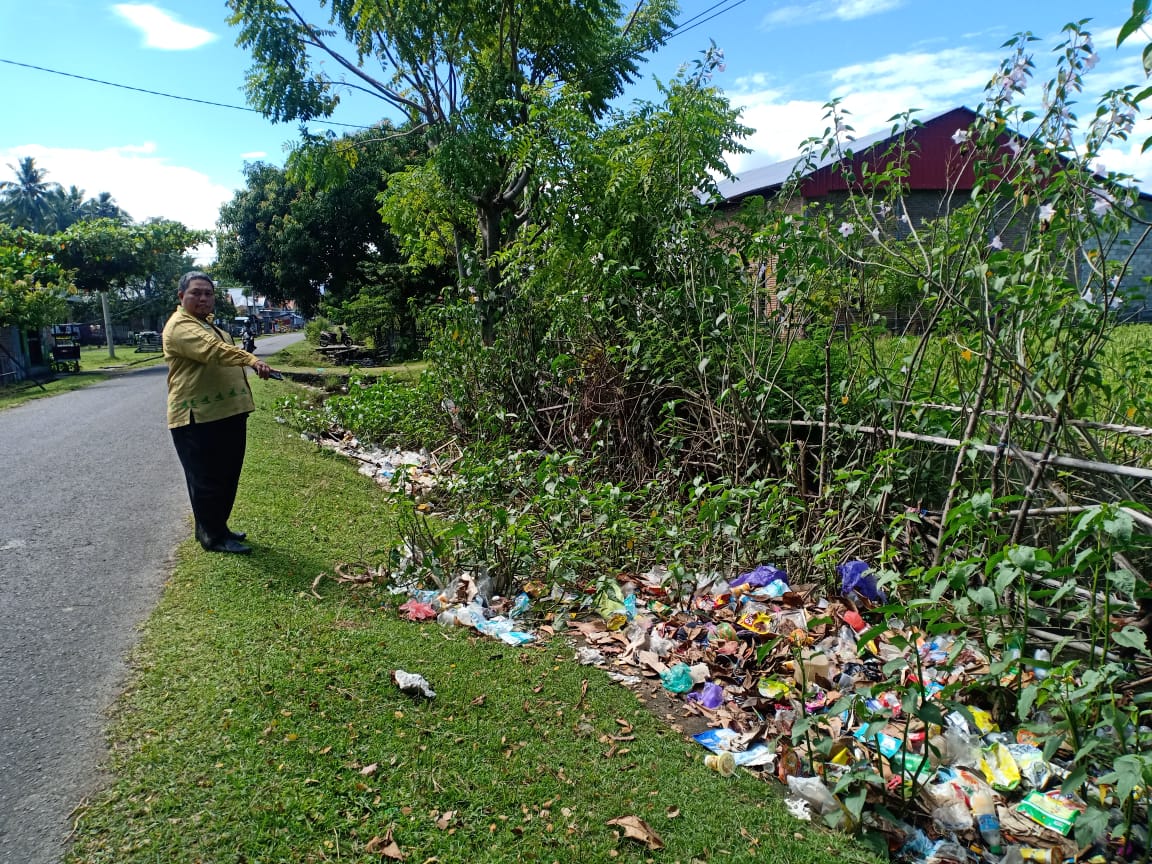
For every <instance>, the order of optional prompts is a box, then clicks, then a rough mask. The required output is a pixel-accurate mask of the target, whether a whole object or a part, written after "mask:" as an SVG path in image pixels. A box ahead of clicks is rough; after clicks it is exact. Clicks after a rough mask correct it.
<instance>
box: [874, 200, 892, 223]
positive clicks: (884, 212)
mask: <svg viewBox="0 0 1152 864" xmlns="http://www.w3.org/2000/svg"><path fill="white" fill-rule="evenodd" d="M876 215H877V216H879V217H880V218H881V219H887V218H888V217H889V216H891V215H892V208H891V207H890V206H889V205H888V203H887V202H885V201H882V202H881V203H880V206H879V207H877V208H876Z"/></svg>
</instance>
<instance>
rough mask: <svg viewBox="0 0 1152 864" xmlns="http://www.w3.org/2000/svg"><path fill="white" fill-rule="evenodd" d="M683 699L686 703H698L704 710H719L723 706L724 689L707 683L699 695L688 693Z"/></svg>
mask: <svg viewBox="0 0 1152 864" xmlns="http://www.w3.org/2000/svg"><path fill="white" fill-rule="evenodd" d="M684 699H685V701H687V702H699V703H700V704H701V705H703V706H704V707H705V708H719V707H720V706H721V705H723V704H724V688H723V687H721V686H720V685H719V684H714V683H713V682H711V681H709V682H708V683H707V684H705V685H704V689H703V690H701V691H700V692H699V693H689V694H688V695H687V696H685V697H684Z"/></svg>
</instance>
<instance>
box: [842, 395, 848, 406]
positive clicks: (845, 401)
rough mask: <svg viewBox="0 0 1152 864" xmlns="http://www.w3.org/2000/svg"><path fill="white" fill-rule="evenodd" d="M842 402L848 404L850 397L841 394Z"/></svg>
mask: <svg viewBox="0 0 1152 864" xmlns="http://www.w3.org/2000/svg"><path fill="white" fill-rule="evenodd" d="M840 404H841V405H847V404H848V397H847V396H841V397H840Z"/></svg>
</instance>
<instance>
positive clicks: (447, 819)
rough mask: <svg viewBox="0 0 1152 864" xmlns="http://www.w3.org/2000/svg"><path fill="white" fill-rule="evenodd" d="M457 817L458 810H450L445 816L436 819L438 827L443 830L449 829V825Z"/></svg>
mask: <svg viewBox="0 0 1152 864" xmlns="http://www.w3.org/2000/svg"><path fill="white" fill-rule="evenodd" d="M455 818H456V811H455V810H449V811H448V812H447V813H445V814H444V815H443V816H441V817H440V818H439V819H437V820H436V827H437V828H439V829H440V830H441V831H445V830H447V828H448V826H449V825H451V824H452V820H453V819H455Z"/></svg>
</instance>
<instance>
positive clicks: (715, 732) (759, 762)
mask: <svg viewBox="0 0 1152 864" xmlns="http://www.w3.org/2000/svg"><path fill="white" fill-rule="evenodd" d="M692 737H693V740H694V741H696V742H697V743H698V744H700V745H701V746H703V747H706V748H707V749H708V750H711V751H712V752H713V753H731V754H732V758H733V759H734V760H735V762H736V764H737V765H739V766H741V767H745V768H753V767H769V768H771V767H772V765H773V764H775V762H776V754H775V753H773V752H772V750H771V749H769V747H768V745H767V744H765V743H764V742H763V741H757V742H755V743H754V744H751V745H749V746H747V747H743V744H744V742H743V741H742V740H741V738H740V735H739V734H738V733H736V732H733V731H732V730H731V729H705V730H704V731H703V732H701V733H699V734H698V735H694V736H692ZM742 747H743V749H738V748H742Z"/></svg>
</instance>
